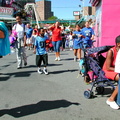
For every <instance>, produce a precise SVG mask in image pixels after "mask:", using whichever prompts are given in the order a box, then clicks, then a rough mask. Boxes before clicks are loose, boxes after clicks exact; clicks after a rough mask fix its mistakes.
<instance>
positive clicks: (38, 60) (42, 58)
mask: <svg viewBox="0 0 120 120" xmlns="http://www.w3.org/2000/svg"><path fill="white" fill-rule="evenodd" d="M42 62H43V65H44V67H46V66H47V64H48V54H44V55H36V65H37V66H38V67H40V66H41V63H42Z"/></svg>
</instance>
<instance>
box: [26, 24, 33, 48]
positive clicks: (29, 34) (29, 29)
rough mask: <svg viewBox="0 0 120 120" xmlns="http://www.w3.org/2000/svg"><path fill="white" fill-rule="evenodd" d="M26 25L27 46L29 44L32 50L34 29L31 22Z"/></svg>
mask: <svg viewBox="0 0 120 120" xmlns="http://www.w3.org/2000/svg"><path fill="white" fill-rule="evenodd" d="M26 27H27V28H26V38H27V40H26V44H27V46H28V50H30V49H31V47H32V40H31V36H32V32H33V29H32V28H31V27H30V24H27V26H26Z"/></svg>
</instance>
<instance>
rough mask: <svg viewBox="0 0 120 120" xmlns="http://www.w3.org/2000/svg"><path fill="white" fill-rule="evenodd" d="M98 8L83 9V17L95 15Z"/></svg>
mask: <svg viewBox="0 0 120 120" xmlns="http://www.w3.org/2000/svg"><path fill="white" fill-rule="evenodd" d="M95 13H96V8H95V7H89V6H87V7H83V16H85V15H95Z"/></svg>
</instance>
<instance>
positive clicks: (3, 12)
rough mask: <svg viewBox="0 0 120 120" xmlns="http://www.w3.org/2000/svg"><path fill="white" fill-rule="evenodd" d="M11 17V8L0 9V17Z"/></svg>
mask: <svg viewBox="0 0 120 120" xmlns="http://www.w3.org/2000/svg"><path fill="white" fill-rule="evenodd" d="M1 15H4V16H6V15H7V16H12V15H13V8H8V7H0V16H1Z"/></svg>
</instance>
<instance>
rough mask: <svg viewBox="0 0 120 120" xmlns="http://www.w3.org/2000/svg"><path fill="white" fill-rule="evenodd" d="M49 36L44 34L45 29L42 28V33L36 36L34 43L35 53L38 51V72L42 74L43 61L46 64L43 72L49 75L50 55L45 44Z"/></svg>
mask: <svg viewBox="0 0 120 120" xmlns="http://www.w3.org/2000/svg"><path fill="white" fill-rule="evenodd" d="M46 40H47V37H45V36H44V29H41V30H40V35H39V36H37V37H36V39H35V44H34V51H33V52H34V53H36V65H37V67H38V73H39V74H42V70H41V62H43V64H44V69H43V72H44V73H45V74H46V75H48V71H47V68H46V67H47V59H48V55H47V52H46V48H45V44H46Z"/></svg>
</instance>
